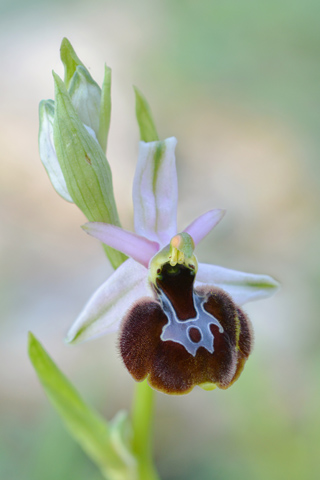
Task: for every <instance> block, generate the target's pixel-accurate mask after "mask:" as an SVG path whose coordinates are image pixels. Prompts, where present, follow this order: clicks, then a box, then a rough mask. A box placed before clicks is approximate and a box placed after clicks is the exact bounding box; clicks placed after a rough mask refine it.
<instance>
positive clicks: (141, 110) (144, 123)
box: [133, 87, 159, 142]
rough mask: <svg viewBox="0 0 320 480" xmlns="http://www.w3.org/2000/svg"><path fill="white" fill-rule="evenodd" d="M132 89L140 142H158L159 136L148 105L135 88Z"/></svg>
mask: <svg viewBox="0 0 320 480" xmlns="http://www.w3.org/2000/svg"><path fill="white" fill-rule="evenodd" d="M133 88H134V92H135V96H136V116H137V120H138V125H139V129H140V140H142V141H143V142H155V141H157V140H159V136H158V133H157V130H156V127H155V124H154V121H153V118H152V114H151V110H150V107H149V104H148V102H147V100H146V99H145V97H144V96H143V95H142V93H141V92H140V91H139V90H138V89H137V87H133Z"/></svg>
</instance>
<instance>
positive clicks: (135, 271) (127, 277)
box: [66, 259, 153, 343]
mask: <svg viewBox="0 0 320 480" xmlns="http://www.w3.org/2000/svg"><path fill="white" fill-rule="evenodd" d="M141 297H151V298H153V293H152V290H151V288H150V286H149V284H148V282H147V270H146V268H145V267H143V266H142V265H139V264H138V263H137V262H135V261H134V260H131V259H129V260H127V261H126V262H124V263H123V264H122V265H121V266H120V267H119V268H118V269H117V270H116V271H115V272H114V273H113V274H112V275H111V277H109V278H108V280H107V281H106V282H105V283H103V284H102V285H101V287H100V288H99V289H98V290H97V291H96V292H95V293H94V294H93V296H92V297H91V299H90V300H89V302H88V303H87V304H86V306H85V307H84V309H83V310H82V312H81V313H80V315H79V317H78V318H77V320H76V321H75V322H74V324H73V325H72V327H71V328H70V330H69V332H68V334H67V337H66V342H68V343H79V342H83V341H85V340H91V339H92V338H96V337H99V336H100V335H104V334H106V333H111V332H115V331H116V330H118V328H119V326H120V323H121V320H122V319H123V317H124V316H125V314H126V312H127V310H129V309H130V308H131V307H132V305H133V304H134V303H135V302H136V301H137V300H138V299H139V298H141Z"/></svg>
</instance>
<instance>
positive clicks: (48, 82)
mask: <svg viewBox="0 0 320 480" xmlns="http://www.w3.org/2000/svg"><path fill="white" fill-rule="evenodd" d="M0 12H1V17H0V27H1V28H0V52H1V54H0V55H1V75H0V142H1V154H0V157H1V175H0V221H1V233H0V248H1V252H0V256H1V278H0V285H1V290H0V303H1V310H0V311H1V324H0V328H1V331H0V359H1V360H0V362H1V363H0V364H1V368H0V385H1V393H0V395H1V396H0V409H1V434H0V435H1V439H0V476H1V478H6V479H7V478H10V479H14V480H15V479H17V480H31V479H32V480H38V479H39V480H40V479H41V480H43V479H46V480H56V479H59V480H64V479H66V480H69V479H73V478H77V479H78V480H81V479H88V478H90V479H96V480H98V479H99V478H101V477H100V475H99V472H98V471H97V470H96V469H95V467H94V466H93V465H92V464H91V463H90V461H89V460H87V459H86V458H85V456H84V454H82V452H81V451H80V449H79V448H78V447H77V446H76V445H75V444H74V443H73V441H72V440H71V439H70V438H69V436H68V434H67V433H66V432H65V430H64V428H63V426H62V425H61V423H60V419H59V418H58V417H57V415H56V414H55V412H53V410H52V409H51V406H50V405H49V403H48V401H47V399H46V397H45V395H44V393H43V391H42V389H41V387H40V386H39V384H38V381H37V379H36V376H35V373H34V371H33V370H32V368H31V366H30V363H29V360H28V357H27V354H26V341H27V331H28V330H31V331H32V332H33V333H34V334H35V335H36V336H37V337H38V338H39V339H40V341H41V342H42V343H43V344H44V346H45V347H46V349H47V350H48V351H49V352H50V354H51V355H52V357H53V358H54V359H55V361H56V362H57V363H58V365H59V366H60V367H61V368H62V369H63V371H64V372H65V373H66V374H67V375H68V376H69V377H70V378H71V379H72V381H73V382H74V383H75V385H76V386H77V388H78V389H79V390H80V391H81V393H82V394H83V396H84V397H85V398H86V399H87V400H88V401H90V402H91V403H92V404H94V405H95V406H96V407H97V408H98V409H99V410H100V411H101V412H103V413H104V414H105V415H106V416H107V417H108V418H111V417H112V416H113V415H114V414H115V413H116V411H117V410H118V409H119V408H128V407H129V399H130V397H131V395H132V391H133V381H132V380H131V378H130V376H129V374H128V373H127V372H126V371H125V369H124V367H123V366H122V364H121V360H120V358H119V354H118V352H117V348H116V342H117V338H116V336H110V337H105V338H101V339H99V340H96V341H94V342H92V343H87V344H84V345H80V346H76V347H67V346H65V345H64V343H63V337H64V335H65V333H66V331H67V329H68V327H69V326H70V325H71V323H72V321H73V320H74V318H75V317H76V315H77V314H78V313H79V311H80V310H81V308H82V306H83V305H84V303H85V301H86V300H87V299H88V298H89V296H90V294H91V293H92V292H93V291H94V290H95V288H96V287H98V286H99V285H100V284H101V283H102V282H103V280H104V279H105V278H106V277H107V275H108V274H109V273H110V271H111V270H110V267H109V265H108V264H107V261H106V259H105V258H104V255H103V252H102V250H101V248H100V246H99V244H98V242H95V241H94V240H93V239H92V238H89V237H88V236H87V235H85V234H84V233H83V232H82V231H81V229H80V228H79V226H80V225H81V224H82V223H84V218H83V216H82V214H80V213H79V212H78V211H77V209H76V207H74V206H72V205H69V204H67V203H66V202H64V201H63V200H62V199H61V198H60V197H59V196H58V195H57V194H56V193H55V191H54V190H53V188H52V186H51V184H50V182H49V180H48V178H47V175H46V172H45V170H44V168H43V167H42V165H41V162H40V159H39V155H38V150H37V131H38V118H37V115H38V114H37V108H38V103H39V101H40V100H41V99H43V98H52V96H53V82H52V76H51V70H52V69H54V70H55V71H56V72H57V73H58V74H60V75H63V69H62V65H61V63H60V60H59V47H60V42H61V39H62V37H63V36H66V37H68V38H69V40H70V41H71V43H72V44H73V46H74V48H75V49H76V51H77V53H78V55H79V56H80V58H81V59H82V61H83V62H84V63H85V64H86V66H87V67H88V68H89V69H90V71H91V73H92V75H93V76H94V78H95V79H96V80H97V81H98V82H99V83H101V81H102V75H103V64H104V62H107V64H108V65H109V66H111V67H112V69H113V88H112V95H113V96H112V98H113V112H112V125H111V131H110V137H109V138H110V140H109V146H108V159H109V162H110V164H111V167H112V170H113V176H114V188H115V195H116V199H117V202H118V205H119V213H120V217H121V220H122V223H123V225H124V226H125V227H126V228H132V202H131V187H132V179H133V174H134V169H135V162H136V158H137V150H138V129H137V126H136V122H135V115H134V96H133V90H132V85H133V84H134V85H137V86H138V87H139V88H140V89H141V90H142V91H143V92H144V94H145V95H146V97H147V98H148V100H149V102H150V105H151V107H152V110H153V114H154V117H155V120H156V124H157V126H158V131H159V134H160V136H161V137H162V138H165V137H167V136H171V135H174V136H176V137H177V139H178V148H177V167H178V174H179V210H178V220H179V226H180V227H181V228H183V227H184V226H186V225H187V224H188V222H190V221H192V219H193V218H194V217H195V216H196V215H199V214H201V213H202V212H204V211H206V210H208V209H210V208H213V207H220V208H226V209H227V210H228V212H227V215H226V217H225V218H224V220H223V222H222V223H221V224H220V225H219V226H218V227H217V229H216V230H215V231H214V232H213V233H212V234H211V236H210V237H209V238H207V239H206V240H205V241H204V242H203V243H202V244H201V246H200V247H199V249H198V251H197V254H198V258H199V259H200V261H205V262H212V263H217V264H221V265H223V266H226V267H230V268H236V269H240V270H245V271H252V272H256V273H268V274H271V275H273V276H274V277H276V278H277V279H278V280H279V281H280V282H281V283H282V285H283V286H282V290H281V292H280V293H279V294H277V295H276V296H275V297H274V298H272V299H269V300H264V301H261V302H257V303H252V304H248V305H247V308H246V310H247V312H248V313H249V314H250V317H251V319H252V322H253V325H254V329H255V337H256V341H255V350H254V353H253V354H252V357H251V358H250V360H249V362H248V364H247V367H246V369H245V371H244V373H243V375H242V377H241V379H240V381H239V382H238V383H237V384H235V385H234V386H233V387H232V388H231V389H230V390H228V391H214V392H212V393H206V392H203V391H201V390H198V389H195V390H194V391H193V392H192V393H191V394H189V395H187V396H185V397H167V396H164V395H161V394H159V395H157V411H156V414H157V415H156V420H155V449H156V461H157V465H158V467H159V470H160V473H161V475H162V478H163V479H167V480H171V479H178V480H180V479H184V480H185V479H187V480H188V479H190V480H191V479H194V478H199V479H201V480H207V479H208V480H209V479H213V478H215V479H219V480H225V479H226V480H227V479H228V480H229V479H230V480H232V479H240V478H246V479H249V480H250V479H252V480H257V479H258V480H260V479H262V480H264V479H270V478H272V479H275V480H276V479H279V480H280V479H281V480H282V479H284V478H290V479H302V478H303V479H306V480H313V479H314V480H315V479H316V478H318V476H317V475H318V466H319V460H318V458H319V449H320V433H319V431H320V412H319V394H320V388H319V374H320V353H319V343H320V329H319V321H318V310H319V306H320V305H319V303H320V301H319V294H318V289H319V280H320V275H319V271H320V270H319V267H320V258H319V254H318V245H319V240H320V228H319V227H320V223H319V214H318V205H319V183H320V180H319V158H318V151H319V134H318V131H319V108H320V87H319V78H320V62H319V41H320V33H319V28H318V20H319V15H320V6H319V3H318V2H315V1H313V0H307V1H306V2H301V1H298V0H291V1H290V2H289V1H280V2H279V1H278V2H275V1H262V2H259V3H255V2H253V1H250V0H244V1H242V2H237V1H236V0H227V1H222V0H220V1H214V2H211V1H210V0H200V1H199V2H191V1H178V0H176V1H171V2H170V1H169V0H166V1H160V0H158V1H153V0H152V1H149V2H148V1H146V0H145V1H144V0H138V1H136V2H130V1H129V0H121V1H118V2H117V1H115V0H113V1H112V0H111V1H105V2H103V1H93V2H87V3H86V2H79V1H76V0H75V1H70V0H69V1H64V2H56V3H50V2H40V1H38V2H37V1H36V0H35V1H33V2H32V1H30V0H28V1H27V2H24V3H22V2H21V3H19V0H15V1H13V2H12V1H11V2H9V0H7V1H4V0H2V3H1V4H0Z"/></svg>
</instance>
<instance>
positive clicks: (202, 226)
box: [184, 208, 226, 245]
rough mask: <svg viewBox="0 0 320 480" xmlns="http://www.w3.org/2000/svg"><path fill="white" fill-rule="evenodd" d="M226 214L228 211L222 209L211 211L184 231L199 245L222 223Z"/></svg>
mask: <svg viewBox="0 0 320 480" xmlns="http://www.w3.org/2000/svg"><path fill="white" fill-rule="evenodd" d="M225 213H226V211H225V210H223V209H221V208H215V209H214V210H209V212H206V213H204V214H203V215H200V217H198V218H196V219H195V220H194V221H193V222H192V223H190V225H188V226H187V228H185V229H184V232H186V233H188V234H189V235H190V236H191V237H192V238H193V241H194V244H195V245H198V243H199V242H201V240H202V239H203V238H204V237H206V236H207V235H208V233H210V232H211V230H213V228H214V227H215V226H216V225H217V224H218V223H219V222H220V220H221V219H222V218H223V216H224V215H225Z"/></svg>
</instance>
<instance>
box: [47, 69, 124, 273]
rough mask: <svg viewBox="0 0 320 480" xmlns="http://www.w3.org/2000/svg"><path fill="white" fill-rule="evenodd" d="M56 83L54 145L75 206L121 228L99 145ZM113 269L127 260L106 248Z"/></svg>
mask: <svg viewBox="0 0 320 480" xmlns="http://www.w3.org/2000/svg"><path fill="white" fill-rule="evenodd" d="M53 76H54V80H55V107H56V108H55V116H54V128H53V138H54V145H55V149H56V153H57V157H58V160H59V164H60V166H61V170H62V173H63V176H64V178H65V181H66V185H67V188H68V192H69V194H70V196H71V197H72V199H73V201H74V203H75V204H76V205H77V206H78V207H79V208H80V210H82V212H83V213H84V214H85V216H86V217H87V219H88V220H89V221H91V222H106V223H111V224H113V225H117V226H120V221H119V217H118V213H117V207H116V203H115V199H114V195H113V186H112V175H111V170H110V166H109V163H108V161H107V159H106V156H105V154H104V153H103V151H102V149H101V147H100V145H99V143H98V142H97V141H96V140H95V139H94V138H93V136H92V135H90V133H88V131H87V129H86V128H85V127H84V125H83V123H82V122H81V121H80V119H79V117H78V115H77V113H76V111H75V109H74V106H73V105H72V102H71V99H70V96H69V94H68V92H67V90H66V87H65V85H64V83H63V81H62V80H61V79H60V78H59V76H58V75H56V74H55V73H53ZM106 251H107V255H108V257H109V260H110V262H111V263H112V265H113V267H114V268H117V267H118V266H119V265H121V263H123V262H124V261H125V259H126V258H127V257H126V256H125V255H123V254H122V253H120V252H118V251H117V250H114V249H111V248H110V247H106Z"/></svg>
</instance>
